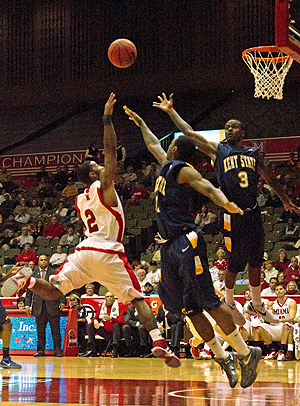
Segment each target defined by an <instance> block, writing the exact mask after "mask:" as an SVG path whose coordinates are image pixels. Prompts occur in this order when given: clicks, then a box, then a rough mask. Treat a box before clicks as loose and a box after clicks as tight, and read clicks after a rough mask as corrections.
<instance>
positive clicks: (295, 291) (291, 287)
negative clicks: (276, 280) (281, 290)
mask: <svg viewBox="0 0 300 406" xmlns="http://www.w3.org/2000/svg"><path fill="white" fill-rule="evenodd" d="M286 294H287V295H288V296H289V295H299V288H298V286H297V284H296V282H294V281H291V282H289V283H288V284H287V287H286Z"/></svg>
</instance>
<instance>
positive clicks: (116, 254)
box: [49, 236, 144, 304]
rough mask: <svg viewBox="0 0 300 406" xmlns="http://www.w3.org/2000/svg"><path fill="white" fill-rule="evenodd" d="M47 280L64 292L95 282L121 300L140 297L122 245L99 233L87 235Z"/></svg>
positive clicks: (124, 301) (125, 302) (136, 280)
mask: <svg viewBox="0 0 300 406" xmlns="http://www.w3.org/2000/svg"><path fill="white" fill-rule="evenodd" d="M49 279H50V282H51V283H52V284H53V285H54V286H55V287H56V288H58V289H59V290H60V291H61V292H62V293H63V294H64V295H65V294H66V293H68V292H70V291H71V290H73V289H78V288H81V287H82V286H83V285H85V284H86V283H91V282H94V281H96V282H99V283H100V284H101V285H104V286H105V287H107V289H108V290H109V291H110V292H111V293H113V294H114V295H115V296H116V297H117V298H118V299H119V300H120V301H121V302H123V303H124V304H127V303H130V302H131V301H132V300H133V299H135V298H142V297H144V296H143V294H142V292H141V288H140V284H139V281H138V279H137V277H136V275H135V273H134V272H133V270H132V268H131V266H130V264H129V262H128V260H127V257H126V254H125V252H124V246H123V245H122V244H121V243H119V242H113V241H107V240H105V239H103V238H102V237H98V236H97V237H89V238H87V239H86V240H83V241H82V242H81V243H80V244H79V245H77V247H76V249H75V252H74V253H73V254H70V255H68V257H67V259H66V261H65V262H64V263H63V264H62V265H61V266H60V267H59V268H58V269H57V271H56V273H55V275H52V276H50V278H49Z"/></svg>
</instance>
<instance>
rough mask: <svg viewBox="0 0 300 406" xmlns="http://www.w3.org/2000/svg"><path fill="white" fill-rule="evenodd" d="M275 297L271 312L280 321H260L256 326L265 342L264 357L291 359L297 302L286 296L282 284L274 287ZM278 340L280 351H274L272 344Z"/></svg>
mask: <svg viewBox="0 0 300 406" xmlns="http://www.w3.org/2000/svg"><path fill="white" fill-rule="evenodd" d="M275 293H276V296H277V299H276V300H275V301H274V302H273V314H275V315H276V316H278V318H279V320H280V322H279V323H278V324H276V325H269V324H267V323H262V324H261V325H260V326H259V327H258V329H257V330H258V333H259V335H260V338H261V339H262V340H263V341H264V342H265V343H266V344H267V351H268V355H267V356H266V357H265V359H267V360H270V359H277V360H278V361H291V360H292V359H293V349H294V344H293V343H294V339H293V327H292V324H291V323H293V321H294V319H295V317H296V312H297V303H296V301H295V300H294V299H291V298H287V297H286V291H285V289H284V286H283V285H282V284H279V283H277V285H276V287H275ZM276 341H280V343H281V344H280V351H279V352H278V353H277V352H276V351H275V349H274V348H275V347H274V344H275V342H276Z"/></svg>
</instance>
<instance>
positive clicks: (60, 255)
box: [49, 245, 67, 269]
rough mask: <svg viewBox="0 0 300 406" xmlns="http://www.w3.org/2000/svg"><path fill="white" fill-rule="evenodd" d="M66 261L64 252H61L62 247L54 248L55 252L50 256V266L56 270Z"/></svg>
mask: <svg viewBox="0 0 300 406" xmlns="http://www.w3.org/2000/svg"><path fill="white" fill-rule="evenodd" d="M66 259H67V254H66V253H65V252H62V246H61V245H58V246H57V247H56V252H55V253H54V254H52V256H51V258H50V260H49V263H50V265H51V266H52V268H54V269H55V268H58V267H59V266H60V265H61V264H63V263H64V262H65V260H66Z"/></svg>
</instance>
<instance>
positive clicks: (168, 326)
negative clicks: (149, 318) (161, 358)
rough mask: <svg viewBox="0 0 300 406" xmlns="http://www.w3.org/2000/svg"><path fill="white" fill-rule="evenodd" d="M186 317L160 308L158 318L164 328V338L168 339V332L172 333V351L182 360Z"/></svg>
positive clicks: (162, 306) (162, 307)
mask: <svg viewBox="0 0 300 406" xmlns="http://www.w3.org/2000/svg"><path fill="white" fill-rule="evenodd" d="M183 319H184V316H183V315H182V314H180V313H172V312H170V311H168V310H166V309H165V307H164V305H161V306H159V308H158V313H157V316H156V320H157V322H158V323H159V324H160V326H161V327H162V330H160V331H163V336H164V337H165V338H168V330H170V332H171V345H170V346H171V349H172V351H173V352H174V353H175V355H176V356H177V357H178V358H180V341H181V340H182V339H183V327H184V321H183Z"/></svg>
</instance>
